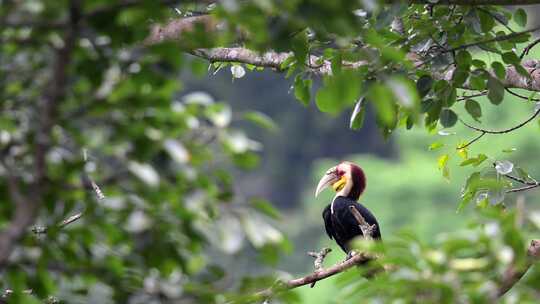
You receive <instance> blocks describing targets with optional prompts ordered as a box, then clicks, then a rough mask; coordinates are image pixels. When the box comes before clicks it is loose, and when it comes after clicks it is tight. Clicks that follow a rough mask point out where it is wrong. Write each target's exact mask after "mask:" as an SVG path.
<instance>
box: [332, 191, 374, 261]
mask: <svg viewBox="0 0 540 304" xmlns="http://www.w3.org/2000/svg"><path fill="white" fill-rule="evenodd" d="M350 206H354V207H355V208H356V210H358V212H360V214H361V215H362V217H363V218H364V219H365V220H366V222H367V223H368V224H370V225H373V224H375V225H376V228H375V230H374V233H373V235H372V237H373V239H379V240H380V239H381V232H380V230H379V223H377V219H376V218H375V216H374V215H373V214H372V213H371V212H370V211H369V210H368V209H367V208H366V207H364V206H362V205H361V204H359V203H358V202H356V201H355V200H353V199H352V198H348V197H343V196H337V197H336V198H335V199H334V201H333V209H334V212H333V213H332V210H331V209H332V204H330V205H328V206H326V208H325V209H324V211H323V213H322V216H323V219H324V226H325V228H326V233H328V236H329V237H330V238H331V239H332V238H333V239H335V240H336V243H338V245H339V247H341V249H343V251H345V252H346V253H349V251H350V247H349V242H350V241H351V240H352V239H354V238H355V237H357V236H362V235H363V234H362V230H361V229H360V227H359V224H358V221H357V220H356V218H355V217H354V215H353V214H352V212H351V211H350V209H349V207H350Z"/></svg>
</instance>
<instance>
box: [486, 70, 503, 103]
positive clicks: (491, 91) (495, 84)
mask: <svg viewBox="0 0 540 304" xmlns="http://www.w3.org/2000/svg"><path fill="white" fill-rule="evenodd" d="M487 85H488V99H489V101H490V102H491V103H492V104H494V105H499V104H501V102H502V101H503V99H504V85H503V84H502V82H501V81H500V80H499V79H497V78H495V77H491V76H490V77H489V79H488V84H487Z"/></svg>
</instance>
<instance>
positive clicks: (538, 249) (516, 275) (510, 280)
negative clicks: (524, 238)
mask: <svg viewBox="0 0 540 304" xmlns="http://www.w3.org/2000/svg"><path fill="white" fill-rule="evenodd" d="M538 258H540V240H532V241H531V244H530V245H529V248H528V249H527V262H526V263H525V265H524V266H522V267H519V266H517V265H516V264H515V263H512V264H511V265H510V266H508V268H507V269H506V271H505V272H504V274H503V276H502V278H501V280H500V283H499V289H498V291H497V296H498V297H502V296H503V295H504V294H505V293H506V292H508V291H509V290H510V289H511V288H512V287H513V286H514V285H515V284H516V283H517V282H519V280H520V279H521V278H522V277H523V276H524V275H525V273H527V271H528V270H529V268H530V267H531V266H532V265H533V264H534V263H535V262H536V261H538Z"/></svg>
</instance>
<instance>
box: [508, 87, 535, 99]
mask: <svg viewBox="0 0 540 304" xmlns="http://www.w3.org/2000/svg"><path fill="white" fill-rule="evenodd" d="M505 90H506V92H508V93H510V95H514V96H516V97H519V98H521V99H524V100H527V101H528V100H529V99H530V100H531V101H540V98H529V97H527V96H523V95H520V94H518V93H516V92H514V91H512V90H510V89H509V88H505Z"/></svg>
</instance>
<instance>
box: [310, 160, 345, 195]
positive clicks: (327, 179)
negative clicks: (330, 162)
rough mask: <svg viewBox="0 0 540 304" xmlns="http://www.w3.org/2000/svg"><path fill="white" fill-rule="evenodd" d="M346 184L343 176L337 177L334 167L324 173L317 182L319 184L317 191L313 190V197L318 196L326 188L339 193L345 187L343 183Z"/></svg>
mask: <svg viewBox="0 0 540 304" xmlns="http://www.w3.org/2000/svg"><path fill="white" fill-rule="evenodd" d="M346 182H347V180H346V178H345V176H342V177H341V178H340V177H339V176H338V175H337V170H336V167H332V168H330V169H328V171H326V173H325V174H324V176H323V177H322V178H321V180H320V181H319V184H318V185H317V190H315V197H317V196H318V195H319V193H321V192H322V191H323V190H324V189H326V188H328V186H330V185H331V186H332V188H334V190H335V191H339V190H341V189H343V187H344V186H345V183H346Z"/></svg>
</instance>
